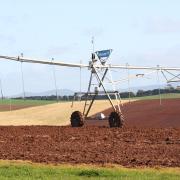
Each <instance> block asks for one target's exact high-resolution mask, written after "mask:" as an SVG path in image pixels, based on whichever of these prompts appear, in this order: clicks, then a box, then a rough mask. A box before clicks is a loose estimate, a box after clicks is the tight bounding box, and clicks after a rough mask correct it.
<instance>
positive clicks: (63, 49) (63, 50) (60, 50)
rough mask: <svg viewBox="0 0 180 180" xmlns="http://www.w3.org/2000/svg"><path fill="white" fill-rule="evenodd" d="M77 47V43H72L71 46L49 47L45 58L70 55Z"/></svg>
mask: <svg viewBox="0 0 180 180" xmlns="http://www.w3.org/2000/svg"><path fill="white" fill-rule="evenodd" d="M77 45H78V44H77V43H74V44H72V45H65V46H54V47H51V48H49V49H48V52H47V56H51V57H53V56H59V55H60V56H62V55H63V54H69V53H72V52H73V51H74V50H75V49H76V47H77Z"/></svg>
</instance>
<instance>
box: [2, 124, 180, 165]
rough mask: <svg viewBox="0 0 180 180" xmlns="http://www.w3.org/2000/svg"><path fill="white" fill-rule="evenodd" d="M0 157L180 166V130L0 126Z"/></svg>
mask: <svg viewBox="0 0 180 180" xmlns="http://www.w3.org/2000/svg"><path fill="white" fill-rule="evenodd" d="M0 159H9V160H30V161H33V162H40V163H41V162H42V163H54V164H57V163H86V164H105V163H113V164H119V165H123V166H127V167H133V166H150V167H152V166H165V167H180V129H178V128H164V129H161V128H126V127H125V128H122V129H120V128H108V127H91V126H89V127H82V128H71V127H48V126H29V127H25V126H24V127H23V126H21V127H20V126H19V127H13V126H9V127H0Z"/></svg>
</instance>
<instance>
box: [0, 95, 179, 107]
mask: <svg viewBox="0 0 180 180" xmlns="http://www.w3.org/2000/svg"><path fill="white" fill-rule="evenodd" d="M161 98H162V99H175V98H180V93H179V94H178V93H170V94H161ZM124 99H125V100H127V99H128V98H124ZM131 99H139V100H150V99H159V95H154V96H143V97H134V98H131ZM56 102H57V101H53V100H52V101H49V100H28V99H26V100H23V99H3V100H2V99H0V105H10V104H11V105H20V106H21V105H22V106H23V105H24V106H39V105H46V104H52V103H56ZM59 102H66V101H59Z"/></svg>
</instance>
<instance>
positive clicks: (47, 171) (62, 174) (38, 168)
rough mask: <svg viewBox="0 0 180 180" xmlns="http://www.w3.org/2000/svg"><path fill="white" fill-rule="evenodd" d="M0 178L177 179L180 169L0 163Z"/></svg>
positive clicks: (50, 179)
mask: <svg viewBox="0 0 180 180" xmlns="http://www.w3.org/2000/svg"><path fill="white" fill-rule="evenodd" d="M0 179H2V180H4V179H5V180H7V179H13V180H26V179H28V180H29V179H32V180H36V179H43V180H53V179H54V180H56V179H62V180H66V179H67V180H71V179H72V180H76V179H77V180H79V179H82V180H84V179H103V180H106V179H107V180H110V179H120V180H121V179H122V180H123V179H125V180H141V179H142V180H159V179H161V180H164V179H166V180H178V179H180V170H179V169H178V168H164V169H160V168H159V169H152V168H151V169H150V168H141V169H130V168H120V167H114V168H112V167H111V168H110V167H109V168H108V167H97V166H88V165H83V166H82V165H81V166H80V165H76V166H72V165H60V166H52V165H51V166H50V165H39V164H38V165H31V164H27V163H18V164H16V163H15V164H14V163H10V162H8V163H6V162H5V163H3V162H1V164H0Z"/></svg>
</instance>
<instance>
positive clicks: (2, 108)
mask: <svg viewBox="0 0 180 180" xmlns="http://www.w3.org/2000/svg"><path fill="white" fill-rule="evenodd" d="M29 107H33V105H11V106H10V105H0V112H1V111H13V110H18V109H24V108H29Z"/></svg>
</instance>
